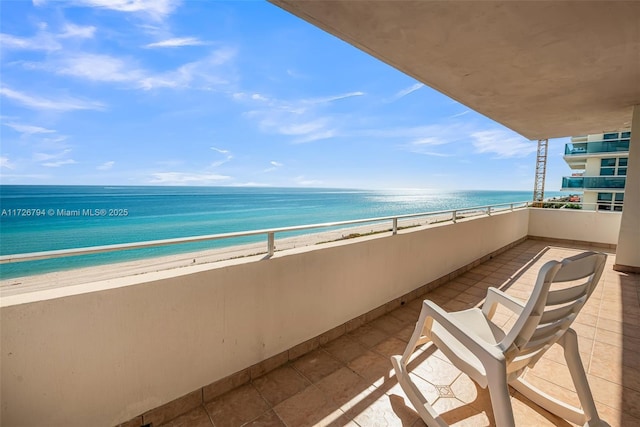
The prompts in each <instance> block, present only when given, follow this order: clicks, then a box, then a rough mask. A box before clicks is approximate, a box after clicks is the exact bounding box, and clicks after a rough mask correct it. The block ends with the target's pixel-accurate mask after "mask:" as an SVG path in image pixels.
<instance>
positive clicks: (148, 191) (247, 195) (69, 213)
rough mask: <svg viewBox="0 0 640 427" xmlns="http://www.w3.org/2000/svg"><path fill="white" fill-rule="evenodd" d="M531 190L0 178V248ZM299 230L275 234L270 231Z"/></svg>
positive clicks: (440, 206)
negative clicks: (54, 182)
mask: <svg viewBox="0 0 640 427" xmlns="http://www.w3.org/2000/svg"><path fill="white" fill-rule="evenodd" d="M561 195H562V193H549V194H547V195H546V196H547V197H553V196H561ZM531 197H532V192H530V191H438V190H413V189H412V190H380V191H377V190H349V189H319V188H264V187H254V188H248V187H157V186H156V187H128V186H125V187H119V186H113V187H109V186H25V185H2V186H0V213H1V215H0V254H1V255H8V254H18V253H30V252H40V251H50V250H58V249H70V248H80V247H89V246H100V245H110V244H118V243H130V242H139V241H145V240H158V239H169V238H177V237H187V236H198V235H205V234H219V233H230V232H237V231H249V230H260V229H267V228H277V227H288V226H295V225H306V224H316V223H324V222H334V221H345V220H354V219H363V218H373V217H382V216H391V215H402V214H411V213H420V212H431V211H441V210H449V209H459V208H468V207H474V206H486V205H490V204H498V203H510V202H522V201H527V200H531ZM324 230H325V229H315V230H310V231H306V233H318V232H321V231H324ZM303 233H305V232H297V233H288V234H287V233H280V234H277V235H276V239H278V238H282V237H287V236H291V235H293V234H303ZM257 241H266V238H265V236H251V237H243V238H236V239H225V240H217V241H211V242H200V243H192V244H185V245H176V246H169V247H159V248H149V249H136V250H128V251H119V252H111V253H105V254H95V255H84V256H77V257H67V258H60V259H52V260H41V261H29V262H23V263H11V264H0V279H9V278H13V277H18V276H24V275H30V274H38V273H44V272H49V271H57V270H63V269H71V268H76V267H85V266H90V265H99V264H106V263H112V262H119V261H126V260H132V259H139V258H148V257H154V256H161V255H169V254H176V253H183V252H193V251H199V250H206V249H213V248H220V247H225V246H232V245H238V244H244V243H252V242H257Z"/></svg>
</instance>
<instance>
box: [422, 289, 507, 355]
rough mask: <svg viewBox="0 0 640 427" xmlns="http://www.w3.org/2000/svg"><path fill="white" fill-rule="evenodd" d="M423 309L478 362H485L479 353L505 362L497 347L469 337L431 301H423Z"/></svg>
mask: <svg viewBox="0 0 640 427" xmlns="http://www.w3.org/2000/svg"><path fill="white" fill-rule="evenodd" d="M423 307H425V308H426V309H427V310H426V316H427V317H431V318H433V320H435V321H436V322H438V323H439V324H440V326H442V327H443V328H444V329H446V330H447V331H448V332H449V333H450V334H451V335H453V336H454V337H455V338H456V339H457V340H458V341H460V342H461V343H462V344H464V345H465V346H466V347H467V348H468V349H469V350H471V351H472V352H473V353H474V354H475V355H476V356H477V357H478V358H479V359H480V360H485V358H483V357H481V356H480V354H479V353H483V354H485V355H488V356H490V357H491V358H492V359H494V360H496V361H500V362H504V361H505V357H504V354H503V353H502V351H500V349H498V348H497V347H495V346H493V345H491V344H489V343H487V342H486V341H483V340H482V339H478V338H479V337H476V336H471V335H470V334H468V333H467V331H466V328H465V327H464V325H462V324H461V323H460V322H458V321H457V320H456V319H454V318H453V317H451V316H450V315H449V313H447V312H446V311H444V310H443V309H442V308H440V306H438V305H437V304H436V303H434V302H433V301H429V300H425V301H424V302H423Z"/></svg>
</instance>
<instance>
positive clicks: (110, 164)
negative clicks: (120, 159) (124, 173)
mask: <svg viewBox="0 0 640 427" xmlns="http://www.w3.org/2000/svg"><path fill="white" fill-rule="evenodd" d="M115 164H116V162H114V161H113V160H110V161H108V162H104V163H103V164H101V165H100V166H98V168H97V169H98V170H101V171H108V170H110V169H111V168H112V167H113V165H115Z"/></svg>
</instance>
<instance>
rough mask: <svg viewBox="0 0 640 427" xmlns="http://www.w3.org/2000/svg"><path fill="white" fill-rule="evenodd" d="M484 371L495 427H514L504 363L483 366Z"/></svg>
mask: <svg viewBox="0 0 640 427" xmlns="http://www.w3.org/2000/svg"><path fill="white" fill-rule="evenodd" d="M485 369H486V370H487V380H488V386H489V395H490V396H491V407H492V408H493V416H494V418H495V421H496V426H497V427H514V426H515V424H516V422H515V419H514V418H513V408H512V407H511V396H510V395H509V385H508V384H507V370H506V367H505V365H504V363H499V362H498V363H491V364H487V365H485Z"/></svg>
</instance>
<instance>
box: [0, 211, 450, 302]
mask: <svg viewBox="0 0 640 427" xmlns="http://www.w3.org/2000/svg"><path fill="white" fill-rule="evenodd" d="M450 218H451V216H450V215H441V216H430V217H428V218H416V219H411V220H407V221H404V222H401V223H400V224H399V228H407V227H417V226H427V225H431V224H434V223H437V222H442V221H446V220H449V219H450ZM385 232H387V233H391V231H390V224H389V223H387V222H385V223H378V224H369V225H361V226H355V227H348V228H343V229H339V230H331V231H324V232H318V233H311V234H303V235H300V236H293V237H285V238H282V239H278V238H277V235H276V242H275V243H276V252H279V251H285V250H290V249H295V248H301V247H309V246H313V245H317V244H324V243H330V242H336V241H340V240H346V239H351V238H354V237H361V236H364V235H368V234H379V233H385ZM266 254H267V239H266V236H265V239H264V241H262V242H260V243H249V244H244V245H236V246H229V247H224V248H218V249H208V250H203V251H196V252H188V253H183V254H175V255H163V256H158V257H153V258H143V259H139V260H134V261H121V262H114V263H110V264H104V265H97V266H89V267H79V268H74V269H69V270H61V271H55V272H49V273H41V274H34V275H28V276H21V277H15V278H11V279H4V280H0V296H2V297H4V296H9V295H16V294H22V293H28V292H36V291H41V290H45V289H54V288H58V287H62V286H73V285H80V284H83V283H88V282H96V281H101V280H108V279H117V278H122V277H128V276H134V275H139V274H145V273H151V272H156V271H165V270H173V269H176V268H183V267H189V266H193V265H200V264H211V263H216V262H221V261H228V260H232V259H236V258H244V257H250V256H258V255H266Z"/></svg>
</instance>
